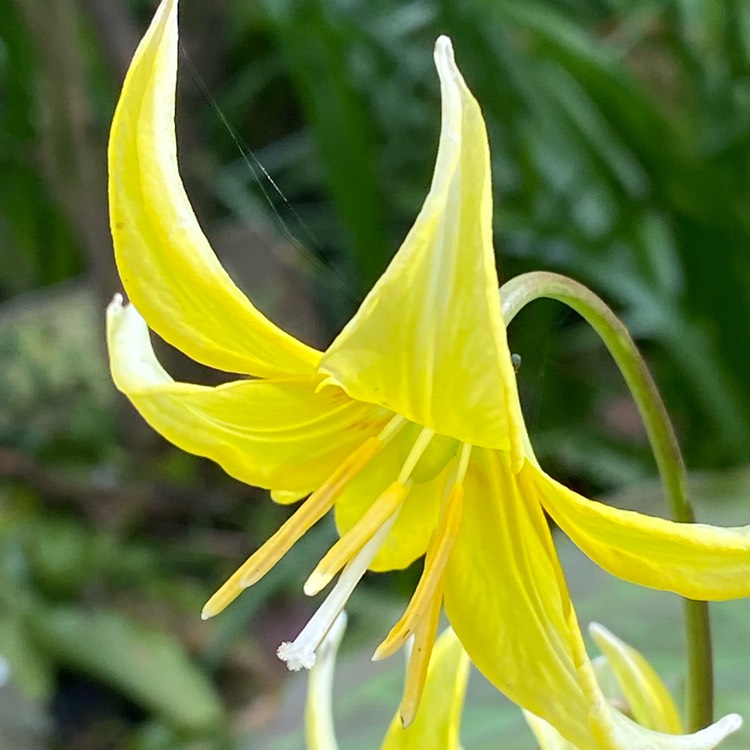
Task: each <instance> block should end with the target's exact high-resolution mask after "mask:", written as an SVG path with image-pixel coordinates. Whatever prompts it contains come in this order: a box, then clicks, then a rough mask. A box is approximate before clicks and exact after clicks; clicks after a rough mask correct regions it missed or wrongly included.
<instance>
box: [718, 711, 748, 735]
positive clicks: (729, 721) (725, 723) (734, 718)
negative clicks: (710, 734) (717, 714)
mask: <svg viewBox="0 0 750 750" xmlns="http://www.w3.org/2000/svg"><path fill="white" fill-rule="evenodd" d="M717 724H721V725H722V728H723V729H724V731H725V732H726V733H727V734H729V733H730V732H736V731H737V730H738V729H739V728H740V727H741V726H742V717H741V716H740V715H739V714H727V715H726V716H725V717H724V718H723V719H721V720H719V721H718V722H717Z"/></svg>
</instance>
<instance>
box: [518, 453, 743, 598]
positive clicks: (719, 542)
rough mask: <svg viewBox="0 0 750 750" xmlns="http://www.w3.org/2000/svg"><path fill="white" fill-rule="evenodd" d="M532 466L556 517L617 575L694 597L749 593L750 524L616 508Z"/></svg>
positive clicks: (548, 507)
mask: <svg viewBox="0 0 750 750" xmlns="http://www.w3.org/2000/svg"><path fill="white" fill-rule="evenodd" d="M532 471H533V473H534V479H535V484H536V485H537V487H538V488H539V500H540V502H542V503H543V504H544V507H545V508H546V510H547V511H548V513H549V514H550V515H551V516H552V518H553V519H554V520H555V523H557V524H558V526H560V528H561V529H562V530H563V531H564V532H565V533H566V534H567V535H568V536H569V537H570V538H571V539H572V540H573V541H574V542H575V543H576V544H577V545H578V546H579V547H580V548H581V549H582V550H583V551H584V552H585V553H586V554H587V555H588V556H589V557H590V558H591V559H592V560H594V562H596V563H597V564H598V565H601V567H602V568H604V569H605V570H607V571H609V572H610V573H612V574H613V575H616V576H619V577H620V578H624V579H625V580H627V581H632V582H633V583H638V584H640V585H642V586H649V587H651V588H655V589H662V590H665V591H673V592H675V593H677V594H680V595H682V596H685V597H688V598H690V599H706V600H723V599H734V598H738V597H741V596H750V527H748V526H745V527H739V528H720V527H716V526H708V525H706V524H682V523H674V522H672V521H666V520H664V519H663V518H654V517H652V516H646V515H643V514H642V513H636V512H634V511H628V510H620V509H618V508H612V507H610V506H608V505H604V504H603V503H599V502H594V501H591V500H587V499H586V498H584V497H581V496H580V495H578V494H576V493H575V492H573V491H572V490H569V489H568V488H567V487H565V486H563V485H562V484H560V483H558V482H556V481H555V480H554V479H552V478H550V477H548V476H547V475H546V474H544V473H543V472H541V471H540V470H539V469H537V468H536V467H532Z"/></svg>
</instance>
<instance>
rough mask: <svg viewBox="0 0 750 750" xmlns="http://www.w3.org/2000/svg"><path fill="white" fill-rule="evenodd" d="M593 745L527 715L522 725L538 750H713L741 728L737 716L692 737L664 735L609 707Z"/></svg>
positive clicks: (720, 721) (724, 719) (688, 735)
mask: <svg viewBox="0 0 750 750" xmlns="http://www.w3.org/2000/svg"><path fill="white" fill-rule="evenodd" d="M603 713H604V716H603V717H602V720H601V722H600V724H599V731H598V732H597V736H598V738H599V739H598V740H596V744H594V745H585V746H583V745H581V746H578V745H574V744H573V743H571V742H569V741H568V740H566V739H565V738H564V737H563V736H562V735H561V734H560V733H559V732H558V731H557V730H556V729H555V728H554V727H553V726H552V725H550V724H548V723H547V722H546V721H544V719H540V718H539V717H538V716H534V714H532V713H530V712H529V711H524V716H525V717H526V721H527V723H528V725H529V727H530V728H531V730H532V732H533V733H534V736H535V737H536V739H537V742H539V747H540V750H589V748H590V750H713V749H714V748H715V747H718V746H719V744H720V743H721V742H722V741H723V740H724V739H725V738H726V737H727V736H728V735H730V734H732V732H735V731H737V729H739V727H740V726H741V725H742V720H741V719H740V717H739V716H737V714H730V715H728V716H725V717H724V718H723V719H720V720H719V721H717V722H716V723H715V724H712V725H711V726H710V727H707V728H706V729H703V730H701V731H700V732H696V733H695V734H683V735H674V734H664V733H661V732H654V731H652V730H650V729H646V728H645V727H642V726H640V725H639V724H636V723H635V722H633V721H631V720H630V719H628V718H627V717H626V716H623V715H622V714H621V713H619V712H618V711H617V710H616V709H615V708H613V707H612V706H607V707H606V709H605V711H604V712H603Z"/></svg>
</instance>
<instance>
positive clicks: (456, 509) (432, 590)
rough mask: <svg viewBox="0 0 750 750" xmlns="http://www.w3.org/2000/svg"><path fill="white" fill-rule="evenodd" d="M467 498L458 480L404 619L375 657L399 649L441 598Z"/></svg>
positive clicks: (376, 659) (448, 499)
mask: <svg viewBox="0 0 750 750" xmlns="http://www.w3.org/2000/svg"><path fill="white" fill-rule="evenodd" d="M463 498H464V488H463V485H462V484H454V485H453V487H451V490H450V492H449V493H448V498H447V500H446V501H445V507H444V508H443V513H442V514H441V517H440V522H439V523H438V527H437V529H435V532H434V534H433V537H432V540H431V542H430V546H429V548H428V550H427V555H426V556H425V563H424V570H423V571H422V576H421V577H420V579H419V583H418V584H417V588H416V590H415V591H414V594H413V596H412V598H411V600H410V602H409V604H408V606H407V607H406V610H405V611H404V614H403V615H402V616H401V619H400V620H399V621H398V622H397V623H396V624H395V625H394V626H393V628H392V629H391V631H390V633H388V635H387V636H386V638H385V640H384V641H383V642H382V643H381V644H380V645H379V646H378V647H377V649H376V650H375V653H374V654H373V656H372V660H373V661H380V660H381V659H386V658H387V657H389V656H391V655H392V654H394V653H396V651H398V650H399V649H400V648H401V647H402V646H403V645H404V644H405V643H406V641H407V640H408V639H409V637H410V636H411V635H412V633H414V632H416V631H417V630H418V629H419V627H420V625H421V623H422V620H423V619H424V617H425V613H426V612H427V611H428V610H429V608H430V606H431V605H432V604H433V603H434V601H435V600H438V601H439V599H440V592H441V591H442V581H443V573H444V572H445V566H446V565H447V563H448V558H449V556H450V553H451V550H452V549H453V544H454V542H455V541H456V537H457V536H458V530H459V528H460V525H461V511H462V509H463Z"/></svg>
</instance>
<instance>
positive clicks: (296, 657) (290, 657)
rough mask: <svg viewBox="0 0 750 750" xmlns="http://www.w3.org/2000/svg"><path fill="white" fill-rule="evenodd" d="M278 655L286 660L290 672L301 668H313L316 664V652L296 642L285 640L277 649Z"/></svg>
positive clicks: (282, 659)
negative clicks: (303, 647)
mask: <svg viewBox="0 0 750 750" xmlns="http://www.w3.org/2000/svg"><path fill="white" fill-rule="evenodd" d="M276 656H278V657H279V659H281V661H283V662H286V666H287V669H288V670H289V671H290V672H299V671H300V669H312V668H313V667H314V666H315V652H314V651H309V650H307V649H300V648H299V647H298V646H295V645H294V643H290V642H289V641H284V643H282V644H281V645H280V646H279V647H278V648H277V649H276Z"/></svg>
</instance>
